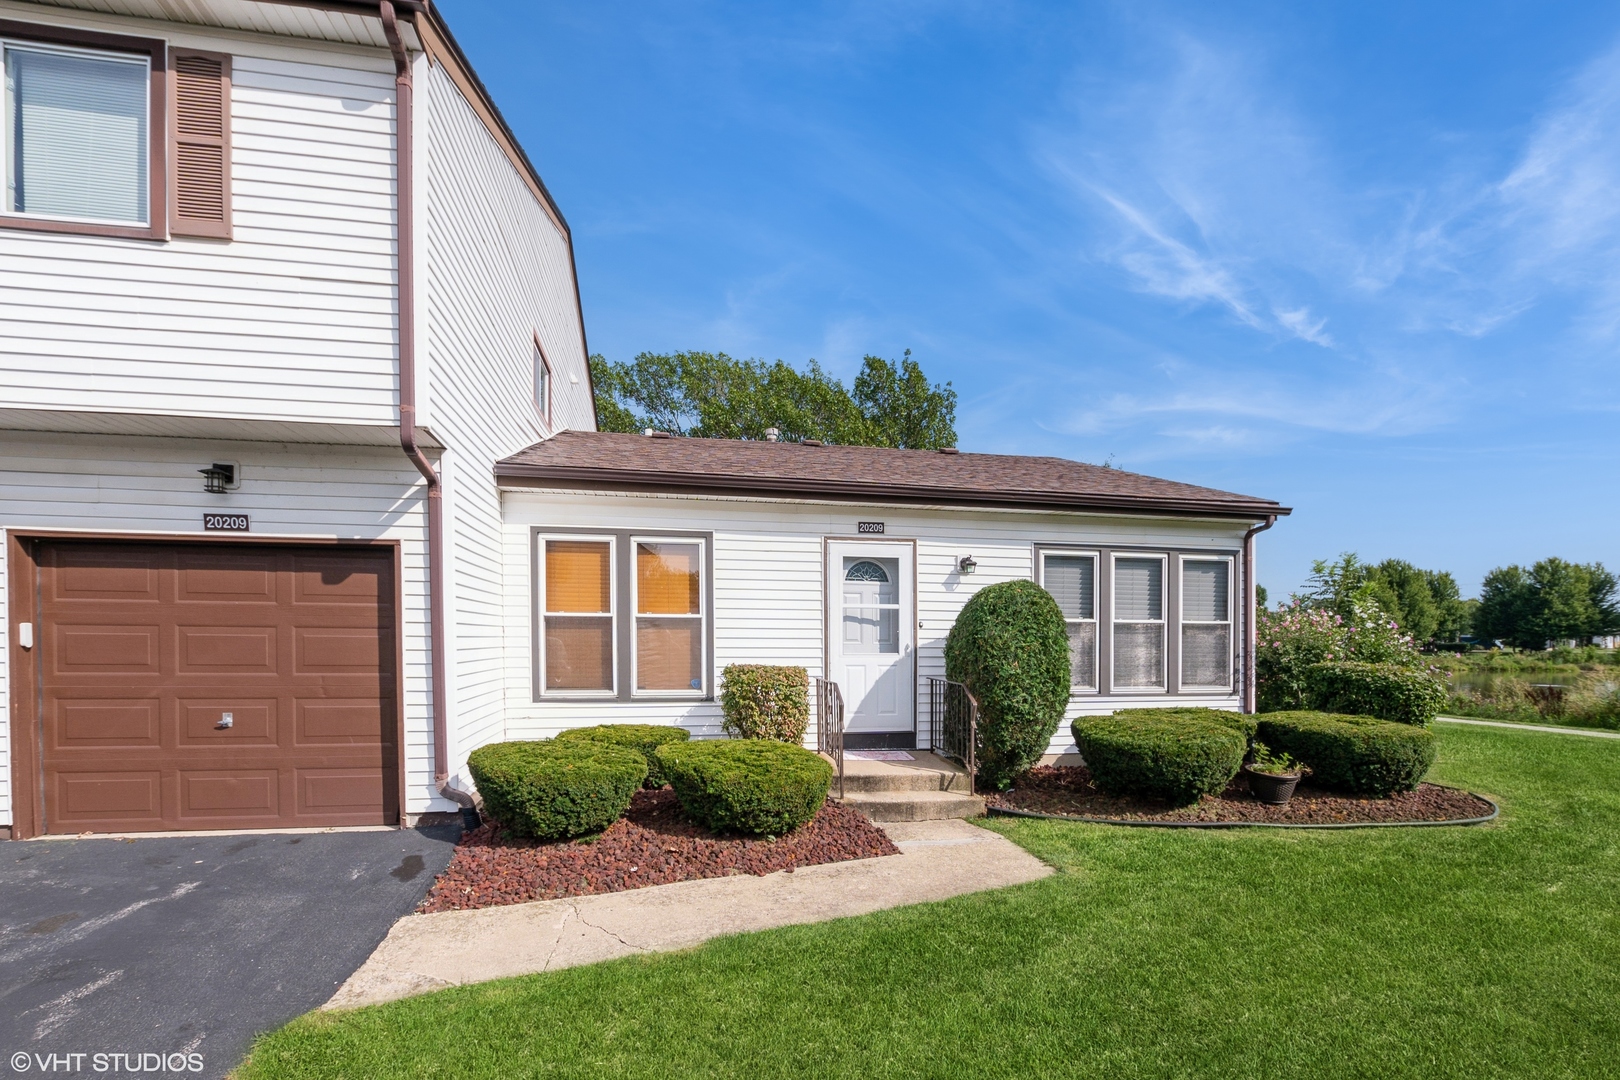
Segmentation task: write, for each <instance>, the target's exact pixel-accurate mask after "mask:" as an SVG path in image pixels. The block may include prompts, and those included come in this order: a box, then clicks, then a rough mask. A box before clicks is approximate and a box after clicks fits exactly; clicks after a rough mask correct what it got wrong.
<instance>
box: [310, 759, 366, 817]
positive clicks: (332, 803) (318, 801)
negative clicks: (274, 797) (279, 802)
mask: <svg viewBox="0 0 1620 1080" xmlns="http://www.w3.org/2000/svg"><path fill="white" fill-rule="evenodd" d="M382 799H383V770H382V769H380V768H377V769H364V768H353V769H300V770H298V811H299V813H300V814H356V813H362V812H364V811H365V810H366V808H367V807H373V806H376V805H377V804H378V803H380V802H381V801H382Z"/></svg>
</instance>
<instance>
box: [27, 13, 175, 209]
mask: <svg viewBox="0 0 1620 1080" xmlns="http://www.w3.org/2000/svg"><path fill="white" fill-rule="evenodd" d="M0 37H8V38H17V39H20V40H23V41H38V42H40V43H42V44H46V45H75V46H78V47H80V48H85V49H104V50H106V51H108V52H125V53H141V54H144V55H146V56H148V57H150V58H151V61H152V71H151V75H150V78H149V80H148V86H147V93H148V95H149V96H148V101H149V105H148V106H147V108H148V115H147V118H146V138H147V144H148V145H147V149H146V163H147V183H146V198H147V202H148V203H149V206H148V208H147V211H146V219H147V224H146V225H105V224H100V223H97V222H88V221H63V220H52V219H51V218H39V217H31V216H25V215H22V214H7V213H5V212H4V211H0V229H22V230H26V231H28V232H57V233H75V234H77V235H79V236H115V237H120V238H123V239H129V240H167V239H168V238H169V220H168V218H169V184H168V180H169V168H168V163H169V150H168V141H169V119H168V114H169V110H168V103H169V64H168V44H167V43H166V42H164V41H161V40H159V39H157V38H138V37H126V36H124V35H123V34H102V33H98V32H96V31H94V30H78V29H75V28H72V27H67V26H44V25H41V24H39V23H22V22H14V21H12V20H10V19H0Z"/></svg>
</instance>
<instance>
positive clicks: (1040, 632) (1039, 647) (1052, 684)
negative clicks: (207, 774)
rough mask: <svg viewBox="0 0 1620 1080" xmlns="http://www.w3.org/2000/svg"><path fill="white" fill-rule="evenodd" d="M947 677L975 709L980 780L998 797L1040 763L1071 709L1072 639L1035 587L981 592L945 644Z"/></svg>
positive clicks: (1017, 584)
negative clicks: (975, 704)
mask: <svg viewBox="0 0 1620 1080" xmlns="http://www.w3.org/2000/svg"><path fill="white" fill-rule="evenodd" d="M945 677H946V678H947V679H950V680H952V681H953V682H959V683H963V684H964V685H966V686H967V688H968V689H969V690H971V691H972V692H973V696H974V697H975V698H977V699H978V702H979V743H980V746H979V749H978V767H979V777H980V779H981V780H982V781H983V782H984V783H986V784H988V785H989V786H990V787H993V788H996V789H997V790H1000V789H1004V788H1005V787H1006V786H1007V785H1008V784H1009V783H1011V782H1012V779H1013V777H1015V776H1017V775H1018V774H1019V773H1021V772H1024V771H1025V770H1026V769H1028V768H1029V767H1030V766H1031V765H1034V764H1035V763H1036V762H1037V761H1039V760H1040V758H1041V755H1042V754H1044V753H1046V748H1047V746H1048V745H1049V744H1050V743H1051V741H1052V736H1053V735H1054V734H1056V732H1057V729H1058V724H1060V723H1062V721H1063V710H1064V709H1065V708H1066V707H1067V706H1068V704H1069V635H1068V630H1067V627H1066V626H1065V624H1064V622H1063V612H1062V611H1061V610H1059V608H1058V606H1057V601H1056V600H1053V599H1052V596H1051V594H1050V593H1048V592H1047V591H1046V590H1045V589H1043V588H1041V587H1040V586H1039V585H1036V584H1035V583H1034V582H1032V581H1004V582H1001V583H1000V584H996V585H991V586H989V587H988V588H984V589H980V590H979V591H978V592H977V593H975V594H974V595H973V597H972V598H971V599H969V600H968V602H967V603H966V604H965V605H963V607H962V611H961V613H960V614H958V615H957V617H956V623H955V625H953V626H952V627H951V633H950V636H949V637H948V638H947V639H946V641H945Z"/></svg>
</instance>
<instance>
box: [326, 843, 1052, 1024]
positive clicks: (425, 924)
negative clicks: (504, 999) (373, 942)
mask: <svg viewBox="0 0 1620 1080" xmlns="http://www.w3.org/2000/svg"><path fill="white" fill-rule="evenodd" d="M883 828H884V830H885V831H886V832H888V834H889V836H890V837H891V838H892V839H893V840H894V842H895V844H896V845H897V846H898V847H899V848H900V851H901V854H899V855H889V856H885V857H883V858H878V859H858V860H854V861H851V862H842V863H829V864H827V865H824V866H807V867H803V868H801V869H799V870H796V871H791V872H787V871H784V872H780V873H775V874H769V875H767V876H765V877H754V876H752V875H744V876H736V877H724V878H708V879H705V880H702V881H681V882H676V883H675V884H673V885H655V886H652V887H650V888H645V889H633V890H630V891H628V892H618V893H607V894H604V895H600V896H581V897H575V898H572V899H567V900H542V901H538V902H535V903H530V904H514V905H511V906H508V907H493V908H481V909H479V910H477V911H447V912H441V913H438V914H435V915H408V916H406V917H405V918H403V919H401V920H399V922H397V923H395V924H394V928H393V929H392V930H390V931H389V933H388V937H387V938H386V939H385V940H384V941H383V943H382V944H381V945H379V946H378V947H377V950H376V952H374V953H372V954H371V958H370V959H369V960H367V961H366V962H365V964H364V965H362V966H361V968H360V970H358V971H356V972H355V973H354V974H353V975H352V976H350V978H349V980H348V981H347V982H345V983H344V984H343V985H342V986H341V987H340V988H339V989H338V991H337V993H336V994H334V995H333V996H332V999H331V1000H330V1001H328V1002H327V1003H326V1005H325V1006H323V1008H327V1009H344V1008H353V1007H356V1006H360V1005H375V1004H377V1003H379V1002H384V1001H392V1000H394V999H396V998H402V997H409V996H410V995H412V994H421V993H427V992H429V991H432V990H441V989H443V988H445V987H448V986H459V985H462V984H465V983H475V982H484V981H486V980H489V979H501V978H506V977H508V976H512V975H530V974H533V973H535V972H541V971H556V970H558V969H560V968H566V967H573V966H575V965H578V964H594V963H598V962H600V961H603V960H614V959H617V958H619V957H621V956H631V955H633V954H636V953H652V952H668V951H671V950H675V949H687V948H691V947H692V946H694V945H699V944H701V943H702V942H705V941H707V940H709V939H710V938H714V937H719V936H721V935H723V934H738V933H746V932H749V931H754V930H769V929H771V928H773V927H777V926H792V925H795V924H797V923H813V922H824V921H826V920H828V919H841V918H844V917H846V916H850V915H865V914H867V913H869V912H873V911H881V910H883V909H885V908H892V907H900V906H902V905H905V904H920V903H924V902H926V901H930V900H944V899H946V898H947V897H952V896H959V895H961V894H963V893H971V892H979V891H981V890H984V889H997V888H1001V887H1003V886H1007V885H1017V884H1020V883H1022V882H1026V881H1035V880H1037V879H1039V878H1043V877H1045V876H1047V875H1048V874H1050V873H1052V868H1051V867H1049V866H1047V865H1046V864H1045V863H1043V862H1041V861H1040V860H1039V859H1036V858H1035V857H1034V856H1033V855H1031V854H1029V853H1028V852H1027V851H1025V850H1024V849H1023V848H1021V847H1019V846H1018V845H1016V844H1014V843H1012V842H1011V841H1010V840H1007V839H1005V838H1004V837H1002V836H999V835H997V834H996V833H993V832H990V831H988V830H986V829H981V828H978V827H977V826H975V825H970V824H969V823H967V822H965V821H959V820H943V821H915V822H896V823H893V824H889V825H885V826H883Z"/></svg>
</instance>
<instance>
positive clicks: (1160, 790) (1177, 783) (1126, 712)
mask: <svg viewBox="0 0 1620 1080" xmlns="http://www.w3.org/2000/svg"><path fill="white" fill-rule="evenodd" d="M1214 711H1215V710H1203V709H1121V710H1120V711H1119V712H1116V713H1114V714H1113V715H1112V716H1085V717H1081V718H1080V719H1078V720H1076V721H1075V722H1074V723H1073V724H1072V725H1071V727H1070V730H1071V731H1072V732H1073V733H1074V742H1075V745H1076V746H1078V747H1079V748H1080V756H1081V757H1083V758H1085V759H1086V768H1087V769H1089V770H1090V771H1091V782H1092V783H1094V784H1096V785H1097V788H1098V790H1100V791H1104V792H1106V793H1108V794H1110V795H1135V796H1139V797H1145V798H1153V799H1167V800H1169V801H1170V802H1171V803H1172V804H1174V805H1176V806H1183V805H1185V804H1187V803H1191V802H1197V801H1198V799H1199V798H1201V797H1202V796H1204V795H1212V794H1215V793H1216V792H1219V791H1224V790H1225V789H1226V785H1227V784H1229V783H1231V781H1232V777H1234V776H1236V775H1237V771H1238V767H1239V766H1240V765H1242V764H1243V755H1244V754H1245V753H1247V752H1248V749H1249V736H1248V733H1247V725H1243V724H1238V723H1234V722H1233V721H1232V720H1231V719H1229V718H1230V717H1233V716H1237V715H1238V714H1235V713H1221V714H1220V716H1221V718H1220V719H1216V718H1211V717H1209V716H1206V715H1202V714H1204V713H1205V712H1214Z"/></svg>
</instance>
